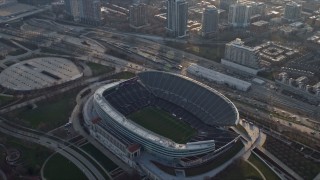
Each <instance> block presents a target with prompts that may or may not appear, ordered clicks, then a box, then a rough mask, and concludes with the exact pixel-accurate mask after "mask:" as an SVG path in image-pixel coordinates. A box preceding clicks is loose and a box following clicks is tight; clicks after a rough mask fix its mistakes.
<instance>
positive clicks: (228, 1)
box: [220, 0, 237, 11]
mask: <svg viewBox="0 0 320 180" xmlns="http://www.w3.org/2000/svg"><path fill="white" fill-rule="evenodd" d="M236 3H237V0H220V9H223V10H226V11H229V7H230V6H231V5H232V4H236Z"/></svg>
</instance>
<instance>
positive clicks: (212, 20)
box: [201, 6, 219, 37]
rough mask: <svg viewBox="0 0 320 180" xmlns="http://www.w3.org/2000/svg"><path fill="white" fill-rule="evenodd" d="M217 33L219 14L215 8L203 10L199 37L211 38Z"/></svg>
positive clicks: (209, 7) (210, 7)
mask: <svg viewBox="0 0 320 180" xmlns="http://www.w3.org/2000/svg"><path fill="white" fill-rule="evenodd" d="M218 31H219V12H218V9H217V8H216V7H215V6H208V7H206V8H204V11H203V14H202V29H201V35H202V36H204V37H207V36H211V35H213V34H215V33H217V32H218Z"/></svg>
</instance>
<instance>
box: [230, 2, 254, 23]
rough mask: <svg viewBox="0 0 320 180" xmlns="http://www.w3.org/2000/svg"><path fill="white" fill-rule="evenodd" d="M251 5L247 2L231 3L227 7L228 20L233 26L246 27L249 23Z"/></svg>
mask: <svg viewBox="0 0 320 180" xmlns="http://www.w3.org/2000/svg"><path fill="white" fill-rule="evenodd" d="M251 14H252V7H251V6H250V5H247V4H242V3H237V4H232V5H231V6H230V9H229V14H228V22H229V24H230V25H232V26H233V27H247V26H249V25H250V17H251Z"/></svg>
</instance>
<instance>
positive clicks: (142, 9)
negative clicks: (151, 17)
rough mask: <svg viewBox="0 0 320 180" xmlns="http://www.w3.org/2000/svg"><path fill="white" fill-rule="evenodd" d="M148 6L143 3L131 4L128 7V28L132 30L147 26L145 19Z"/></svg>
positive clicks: (146, 19)
mask: <svg viewBox="0 0 320 180" xmlns="http://www.w3.org/2000/svg"><path fill="white" fill-rule="evenodd" d="M147 11H148V6H147V5H146V4H144V3H139V4H133V5H132V6H130V7H129V12H130V17H129V20H130V26H131V27H133V28H140V27H143V26H145V25H147V24H148V18H147V16H148V15H147V14H148V13H147Z"/></svg>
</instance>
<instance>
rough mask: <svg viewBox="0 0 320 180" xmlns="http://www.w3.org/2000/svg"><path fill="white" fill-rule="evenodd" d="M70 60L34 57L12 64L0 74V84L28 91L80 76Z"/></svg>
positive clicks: (79, 72) (80, 73)
mask: <svg viewBox="0 0 320 180" xmlns="http://www.w3.org/2000/svg"><path fill="white" fill-rule="evenodd" d="M82 75H83V73H82V72H81V71H80V70H79V69H78V67H77V66H76V65H75V64H74V63H73V62H72V61H70V60H67V59H63V58H56V57H44V58H35V59H30V60H27V61H23V62H20V63H17V64H14V65H12V66H10V67H8V68H7V69H5V70H4V71H2V72H1V74H0V85H1V86H3V87H6V88H8V89H13V90H18V91H28V90H35V89H42V88H46V87H50V86H53V85H57V84H61V83H64V82H68V81H71V80H74V79H77V78H80V77H82Z"/></svg>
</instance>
